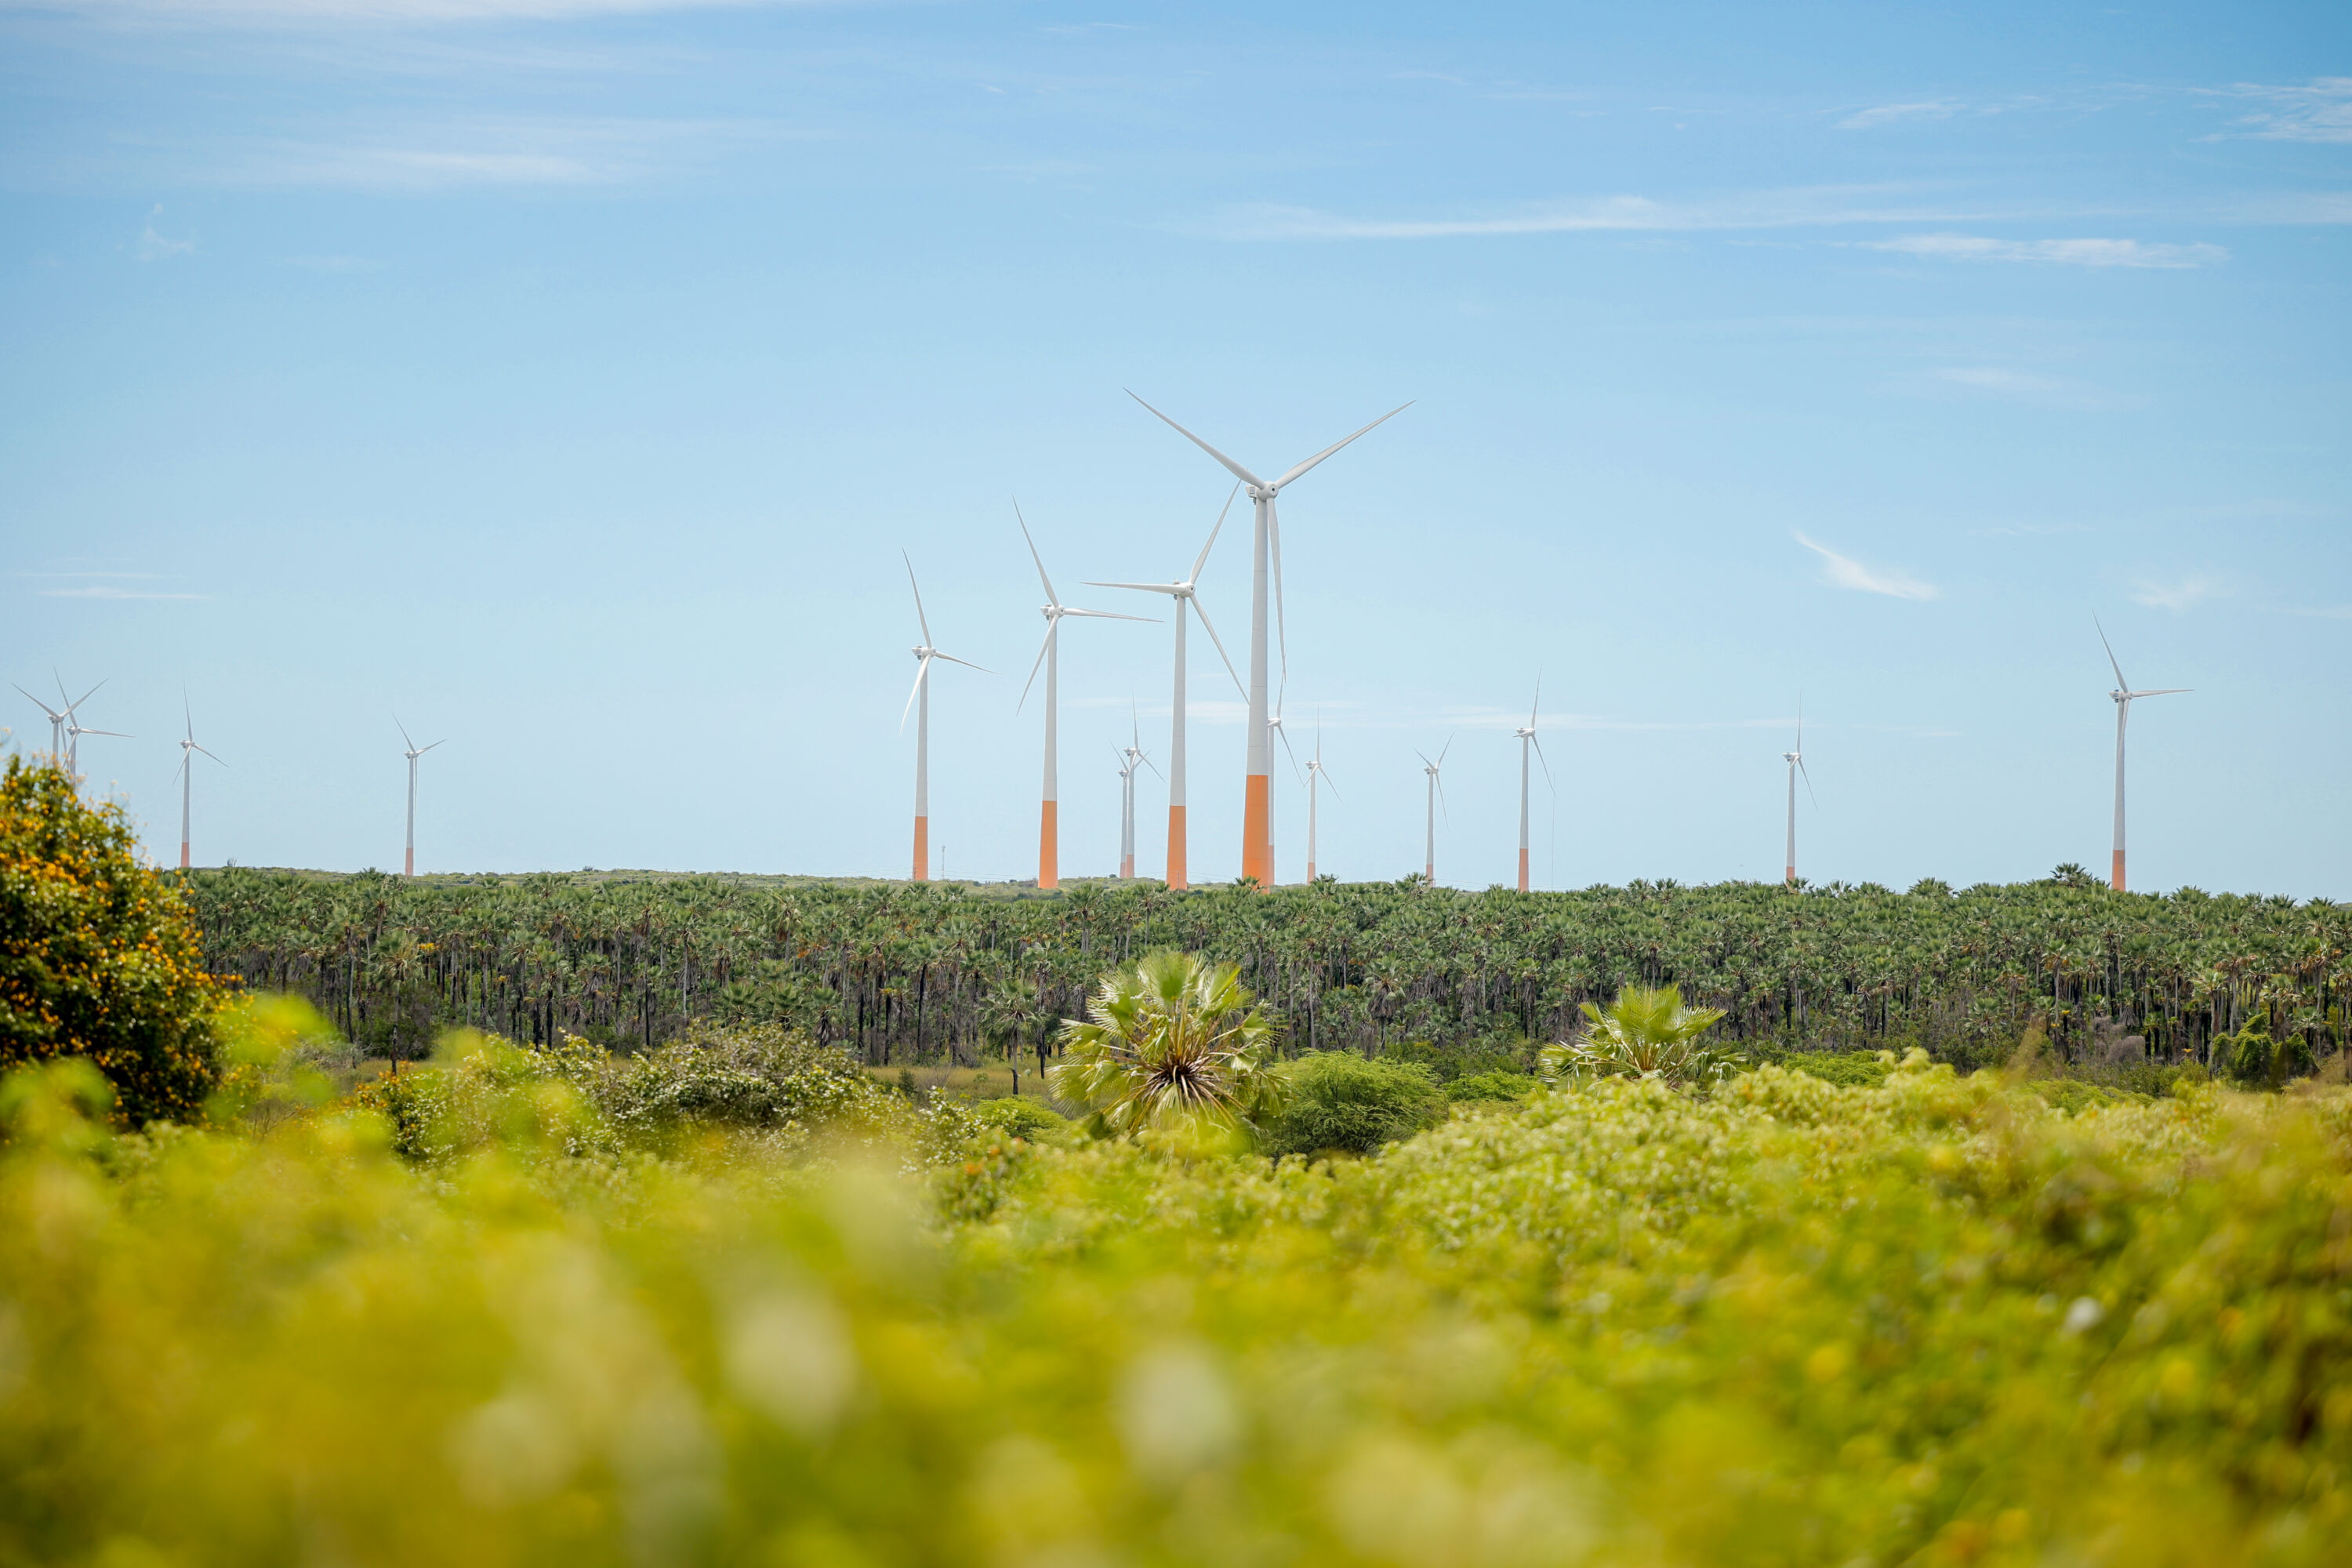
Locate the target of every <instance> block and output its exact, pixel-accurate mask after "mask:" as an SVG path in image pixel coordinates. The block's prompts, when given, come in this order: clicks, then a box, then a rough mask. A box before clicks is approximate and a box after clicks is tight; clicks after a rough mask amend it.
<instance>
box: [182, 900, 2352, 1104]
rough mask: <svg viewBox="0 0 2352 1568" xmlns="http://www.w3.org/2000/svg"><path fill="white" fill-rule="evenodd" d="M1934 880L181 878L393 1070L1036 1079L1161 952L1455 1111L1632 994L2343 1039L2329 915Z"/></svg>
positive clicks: (2351, 940)
mask: <svg viewBox="0 0 2352 1568" xmlns="http://www.w3.org/2000/svg"><path fill="white" fill-rule="evenodd" d="M1932 882H1933V879H1927V881H1923V882H1922V883H1920V884H1918V885H1917V886H1916V888H1915V889H1914V890H1913V891H1911V892H1909V893H1895V892H1889V891H1887V890H1885V889H1877V888H1874V887H1870V886H1854V887H1849V886H1845V885H1843V884H1836V883H1832V884H1827V885H1824V886H1821V887H1809V888H1802V889H1794V890H1792V889H1787V888H1784V887H1783V886H1781V885H1780V883H1778V882H1772V883H1752V882H1732V883H1720V884H1716V885H1713V886H1706V887H1683V886H1679V885H1676V884H1675V883H1672V882H1665V881H1660V882H1636V883H1633V884H1632V885H1630V886H1627V887H1622V888H1611V887H1594V888H1587V889H1579V890H1576V891H1570V892H1547V893H1517V892H1511V891H1491V892H1485V893H1467V892H1457V891H1454V890H1451V889H1437V888H1428V887H1425V886H1423V885H1421V882H1420V879H1417V878H1415V879H1411V880H1410V882H1409V883H1408V884H1403V885H1390V884H1360V885H1354V886H1340V885H1337V884H1334V883H1330V882H1321V883H1318V884H1317V885H1316V886H1315V887H1313V888H1280V889H1273V890H1272V891H1269V892H1265V893H1245V892H1242V891H1238V890H1234V889H1225V888H1218V889H1194V890H1192V891H1191V892H1181V893H1179V892H1171V891H1169V890H1167V889H1161V888H1157V887H1153V886H1150V885H1144V886H1124V887H1116V888H1102V887H1083V886H1074V887H1072V888H1069V889H1065V890H1064V891H1063V892H1061V893H1058V894H1053V893H1048V894H1039V893H1037V892H1036V891H1034V889H1014V888H1008V887H1003V886H993V887H989V888H984V889H978V890H976V891H975V890H971V889H965V888H963V887H961V886H952V885H940V884H930V885H924V886H912V885H907V884H897V885H891V884H881V883H874V882H855V881H824V880H819V879H794V878H780V877H750V876H744V877H709V876H696V877H672V876H666V875H656V874H653V873H646V872H626V873H624V872H598V873H593V874H590V873H582V874H574V875H569V876H539V877H532V878H495V877H485V878H471V879H458V878H416V879H402V878H397V877H385V876H382V875H378V874H372V873H364V874H360V875H356V876H349V877H339V876H328V875H323V874H317V873H299V872H285V871H278V872H272V871H262V870H254V869H249V868H231V869H228V870H219V871H202V872H198V873H195V874H194V876H193V878H192V879H190V886H191V888H192V889H193V894H194V899H195V901H196V906H197V909H198V912H199V918H200V922H201V924H202V926H203V929H204V931H205V943H206V955H207V961H208V963H210V966H211V967H212V968H214V969H215V971H217V972H220V973H232V972H234V973H236V974H237V975H239V976H240V977H242V978H243V979H244V980H245V982H246V983H247V985H248V986H249V987H251V988H252V989H255V990H283V989H291V990H299V991H301V992H303V993H304V994H307V995H309V996H310V998H311V1000H312V1001H313V1002H314V1003H315V1004H316V1005H318V1006H319V1007H320V1010H321V1011H322V1012H324V1013H326V1014H328V1015H329V1016H330V1017H331V1019H332V1020H333V1021H334V1023H335V1024H336V1026H337V1027H338V1028H340V1029H341V1031H342V1032H343V1034H344V1036H345V1037H347V1038H350V1039H352V1041H354V1042H355V1043H360V1044H362V1045H366V1046H368V1047H369V1048H371V1049H373V1050H376V1051H378V1052H383V1051H395V1052H398V1053H400V1054H405V1055H421V1054H423V1053H424V1052H425V1051H426V1050H427V1049H428V1048H429V1046H430V1042H431V1041H432V1039H433V1038H434V1037H436V1034H437V1033H438V1031H439V1030H440V1029H441V1028H443V1027H446V1026H455V1025H464V1026H474V1027H478V1028H482V1029H484V1030H486V1031H488V1032H491V1033H497V1034H500V1035H504V1036H506V1037H510V1038H514V1039H528V1040H539V1041H545V1040H548V1039H551V1038H553V1037H554V1036H555V1035H556V1034H557V1033H560V1032H564V1031H569V1032H571V1033H573V1034H578V1035H583V1036H586V1037H591V1038H594V1039H597V1040H599V1041H600V1042H603V1043H605V1044H608V1045H614V1046H616V1047H617V1046H622V1045H625V1044H636V1045H640V1046H644V1047H650V1046H652V1045H654V1044H656V1043H658V1042H660V1041H663V1040H667V1039H674V1038H677V1037H679V1036H681V1035H683V1034H685V1033H687V1032H688V1029H689V1028H690V1027H691V1026H692V1025H693V1024H694V1023H696V1022H698V1021H701V1020H705V1019H709V1018H712V1017H719V1018H721V1019H731V1020H737V1021H740V1020H750V1019H766V1020H768V1021H774V1022H782V1023H785V1024H789V1025H793V1026H799V1027H803V1028H804V1029H806V1030H807V1031H808V1032H809V1033H810V1034H811V1035H813V1036H814V1037H815V1038H817V1039H818V1040H819V1041H821V1042H823V1043H825V1044H835V1045H844V1046H846V1047H849V1048H850V1049H852V1050H853V1051H855V1052H856V1054H857V1055H858V1056H859V1058H861V1059H862V1060H863V1061H865V1062H866V1064H867V1065H869V1066H887V1067H896V1066H898V1065H900V1064H901V1063H907V1062H930V1061H937V1060H940V1059H942V1058H952V1059H955V1060H961V1061H969V1060H971V1059H973V1058H976V1057H977V1055H978V1054H979V1053H980V1052H981V1051H982V1050H983V1049H989V1050H1002V1049H1003V1039H1002V1037H1000V1036H999V1035H998V1033H997V1032H996V1031H997V1030H998V1028H999V1021H998V1020H997V1019H996V1018H995V1017H993V1016H992V1009H991V1006H990V1004H991V1000H992V994H993V993H994V991H995V989H996V988H997V986H998V984H1000V982H1001V981H1002V980H1003V979H1004V978H1005V977H1007V976H1012V977H1015V978H1017V979H1019V980H1022V981H1025V982H1026V983H1028V984H1030V985H1032V986H1034V990H1035V994H1036V1013H1035V1014H1034V1016H1033V1017H1032V1018H1031V1019H1030V1020H1029V1021H1028V1022H1027V1023H1026V1024H1024V1026H1023V1027H1024V1029H1025V1037H1026V1038H1027V1039H1028V1041H1029V1042H1030V1044H1031V1046H1032V1047H1034V1046H1036V1045H1038V1044H1039V1043H1040V1035H1041V1033H1042V1030H1041V1028H1040V1027H1039V1026H1040V1025H1042V1024H1044V1023H1045V1022H1046V1021H1050V1020H1054V1019H1059V1018H1063V1017H1068V1016H1076V1015H1077V1014H1078V1013H1079V1012H1080V1011H1081V1010H1082V1009H1083V1007H1084V1005H1085V1002H1086V996H1087V993H1088V991H1090V990H1091V988H1092V987H1093V986H1094V985H1095V984H1096V983H1097V981H1098V980H1099V979H1100V978H1101V975H1102V972H1103V970H1104V968H1105V967H1106V966H1107V965H1109V964H1115V963H1128V962H1131V961H1132V959H1133V958H1134V957H1135V956H1136V955H1138V954H1140V953H1145V952H1153V951H1157V950H1160V949H1163V948H1175V949H1181V950H1183V951H1186V952H1198V953H1201V954H1202V955H1204V956H1205V957H1207V958H1209V959H1211V960H1213V961H1215V962H1223V963H1236V964H1238V965H1240V966H1241V976H1240V977H1241V980H1242V983H1243V984H1245V985H1247V986H1248V987H1249V988H1250V989H1251V990H1252V991H1253V992H1254V993H1255V994H1257V995H1258V996H1259V997H1260V998H1261V999H1262V1000H1263V1001H1264V1002H1265V1005H1266V1006H1267V1008H1268V1016H1269V1017H1270V1018H1275V1019H1277V1020H1278V1021H1279V1022H1280V1024H1281V1026H1282V1034H1283V1038H1284V1041H1285V1045H1286V1047H1297V1048H1302V1049H1335V1048H1349V1049H1354V1050H1358V1051H1362V1052H1367V1053H1370V1052H1375V1051H1379V1050H1381V1048H1382V1047H1386V1046H1389V1045H1390V1044H1391V1042H1397V1041H1404V1042H1412V1043H1413V1044H1414V1045H1415V1046H1416V1047H1419V1048H1420V1049H1421V1050H1425V1051H1426V1053H1427V1065H1429V1066H1431V1067H1433V1068H1435V1070H1436V1071H1437V1072H1438V1074H1439V1076H1440V1077H1441V1078H1447V1079H1450V1078H1454V1077H1457V1076H1461V1075H1463V1074H1465V1073H1475V1072H1483V1071H1487V1070H1506V1069H1510V1070H1520V1071H1525V1070H1527V1069H1528V1067H1529V1066H1530V1061H1529V1059H1528V1056H1527V1055H1526V1054H1525V1053H1523V1052H1521V1051H1520V1050H1519V1048H1518V1047H1519V1042H1521V1041H1528V1040H1554V1039H1560V1038H1564V1037H1567V1036H1568V1035H1569V1034H1570V1032H1571V1031H1572V1030H1573V1029H1574V1028H1575V1027H1576V1026H1578V1025H1579V1024H1580V1021H1581V1014H1580V1010H1579V1008H1580V1004H1582V1003H1584V1002H1588V1001H1590V1002H1603V1003H1605V1002H1606V1001H1607V1000H1608V999H1609V998H1611V997H1613V996H1615V995H1616V994H1618V992H1619V991H1621V990H1622V989H1623V988H1624V987H1626V986H1628V985H1664V984H1672V985H1676V986H1679V987H1680V988H1681V991H1682V994H1683V995H1684V997H1685V999H1686V1000H1687V1001H1689V1002H1690V1004H1691V1005H1694V1006H1697V1005H1706V1006H1709V1007H1716V1008H1720V1009H1722V1010H1723V1012H1724V1015H1725V1016H1724V1020H1723V1022H1722V1024H1721V1025H1720V1026H1718V1028H1717V1034H1718V1035H1719V1036H1720V1037H1724V1038H1727V1039H1730V1040H1733V1041H1735V1042H1738V1044H1740V1045H1741V1046H1743V1047H1747V1048H1749V1049H1751V1050H1752V1049H1756V1048H1758V1047H1761V1046H1764V1045H1766V1044H1768V1043H1779V1044H1782V1045H1786V1046H1790V1047H1803V1048H1807V1049H1815V1050H1821V1049H1829V1050H1851V1049H1855V1048H1873V1049H1875V1048H1886V1047H1892V1048H1896V1049H1898V1050H1899V1049H1900V1048H1902V1047H1906V1046H1907V1045H1911V1044H1916V1045H1919V1046H1921V1047H1925V1048H1927V1050H1929V1051H1930V1052H1931V1053H1933V1054H1934V1055H1935V1056H1936V1057H1937V1058H1938V1059H1940V1060H1946V1061H1950V1062H1952V1063H1954V1064H1955V1065H1956V1066H1958V1065H1965V1066H1974V1065H1979V1064H1981V1063H1985V1062H1989V1061H1990V1060H1992V1059H1993V1058H1994V1057H1995V1055H1996V1054H1997V1053H1998V1052H1999V1051H2000V1050H2001V1049H2004V1048H2006V1047H2009V1046H2010V1045H2011V1044H2013V1043H2014V1042H2015V1041H2016V1040H2017V1039H2018V1038H2019V1037H2021V1035H2023V1034H2024V1033H2025V1031H2026V1029H2027V1028H2028V1027H2029V1026H2030V1025H2031V1024H2032V1021H2033V1020H2034V1019H2035V1018H2037V1017H2038V1018H2041V1019H2042V1022H2043V1026H2044V1027H2045V1028H2046V1029H2047V1030H2048V1031H2049V1033H2050V1034H2051V1036H2052V1037H2053V1045H2054V1048H2055V1049H2056V1050H2057V1051H2058V1052H2059V1054H2060V1055H2062V1056H2069V1057H2071V1056H2072V1055H2074V1053H2075V1050H2076V1047H2078V1046H2079V1045H2081V1044H2082V1043H2083V1037H2084V1033H2085V1032H2086V1030H2087V1028H2088V1026H2089V1025H2090V1023H2091V1020H2092V1019H2094V1018H2095V1017H2097V1016H2101V1015H2105V1016H2107V1017H2110V1018H2112V1019H2114V1020H2115V1021H2116V1023H2118V1024H2119V1025H2121V1026H2123V1027H2125V1028H2126V1030H2127V1031H2128V1032H2129V1033H2132V1034H2136V1035H2138V1036H2140V1037H2143V1038H2144V1039H2145V1040H2146V1041H2147V1047H2148V1050H2149V1052H2150V1054H2151V1055H2152V1057H2153V1058H2154V1059H2156V1060H2158V1061H2160V1062H2172V1061H2177V1060H2179V1059H2180V1058H2181V1057H2182V1056H2183V1054H2184V1053H2193V1054H2196V1055H2198V1056H2200V1058H2201V1057H2202V1054H2203V1051H2204V1048H2205V1047H2206V1045H2207V1043H2208V1042H2209V1041H2210V1038H2211V1037H2212V1036H2213V1035H2214V1034H2215V1033H2217V1032H2220V1031H2222V1030H2234V1029H2236V1028H2238V1027H2239V1026H2240V1024H2241V1022H2242V1020H2243V1019H2244V1018H2245V1017H2247V1016H2250V1015H2251V1014H2252V1013H2253V1012H2256V1011H2261V1010H2265V1009H2268V1010H2270V1011H2271V1012H2272V1013H2273V1016H2274V1018H2275V1020H2276V1022H2275V1024H2274V1027H2275V1028H2276V1029H2277V1030H2278V1032H2279V1035H2280V1037H2282V1038H2284V1037H2285V1036H2287V1035H2289V1034H2294V1035H2295V1036H2296V1037H2300V1038H2302V1039H2303V1040H2304V1041H2305V1046H2306V1048H2307V1049H2308V1050H2310V1051H2311V1052H2312V1053H2313V1055H2314V1056H2315V1058H2323V1059H2324V1058H2329V1057H2331V1056H2333V1055H2334V1054H2336V1052H2337V1050H2338V1049H2339V1048H2340V1047H2341V1046H2342V1045H2343V1044H2344V1043H2345V1042H2346V1041H2347V1039H2352V1028H2347V1022H2346V1020H2347V997H2352V972H2347V952H2352V908H2347V906H2345V905H2342V904H2336V903H2331V902H2328V901H2327V900H2310V901H2307V902H2297V901H2296V900H2291V899H2283V898H2263V897H2257V896H2245V895H2238V894H2220V895H2209V894H2206V893H2202V892H2200V891H2198V890H2196V889H2182V890H2180V891H2179V892H2176V893H2173V894H2168V895H2158V894H2146V893H2120V894H2119V893H2115V892H2112V891H2109V890H2108V889H2105V888H2104V887H2101V886H2098V885H2097V884H2096V881H2095V879H2090V878H2089V877H2088V876H2087V875H2085V876H2084V877H2083V878H2081V879H2073V880H2070V881H2069V882H2067V883H2063V884H2062V883H2060V882H2057V881H2052V880H2042V881H2036V882H2029V883H2020V884H2016V885H2012V886H2007V887H2002V886H1995V885H1991V884H1979V885H1977V886H1975V887H1970V888H1967V889H1960V890H1958V891H1951V890H1948V889H1942V888H1941V885H1940V884H1937V886H1936V887H1935V888H1934V889H1930V888H1929V883H1932ZM1489 1055H1492V1056H1494V1057H1495V1058H1496V1059H1492V1060H1488V1059H1486V1058H1487V1057H1488V1056H1489ZM1503 1058H1508V1059H1503Z"/></svg>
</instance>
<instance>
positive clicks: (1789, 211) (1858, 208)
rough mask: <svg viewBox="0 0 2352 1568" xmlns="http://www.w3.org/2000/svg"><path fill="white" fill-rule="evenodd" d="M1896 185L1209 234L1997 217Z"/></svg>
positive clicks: (1332, 219)
mask: <svg viewBox="0 0 2352 1568" xmlns="http://www.w3.org/2000/svg"><path fill="white" fill-rule="evenodd" d="M1909 188H1910V187H1906V186H1900V185H1819V186H1808V187H1802V188H1795V189H1789V190H1775V191H1752V192H1745V193H1738V194H1734V195H1727V196H1719V197H1715V198H1712V199H1708V200H1704V201H1692V202H1662V201H1657V200H1654V199H1653V198H1651V197H1648V196H1633V195H1619V196H1597V197H1589V198H1584V199H1580V200H1573V201H1554V202H1545V203H1539V204H1531V205H1526V206H1522V207H1520V208H1519V209H1517V210H1516V211H1513V212H1506V213H1496V214H1493V215H1490V216H1479V217H1433V218H1359V217H1349V216H1343V215H1341V214H1339V213H1329V212H1323V211H1320V210H1318V209H1316V208H1313V207H1290V206H1275V205H1249V206H1242V207H1235V208H1233V209H1230V210H1229V211H1228V212H1226V213H1225V214H1224V215H1223V217H1222V218H1221V219H1220V220H1219V221H1218V222H1217V223H1216V225H1215V226H1214V232H1215V233H1217V234H1219V235H1221V236H1223V237H1228V238H1239V239H1446V238H1454V237H1495V236H1510V235H1528V234H1580V233H1596V232H1597V233H1607V232H1617V233H1661V232H1697V231H1703V230H1713V229H1756V228H1798V227H1811V226H1822V225H1831V224H1877V223H1955V222H1964V221H1970V220H1974V221H1985V220H1987V219H1989V218H1991V217H1993V216H1996V215H1993V214H1990V213H1982V212H1978V213H1966V212H1959V211H1951V210H1937V209H1936V208H1932V207H1928V206H1926V205H1919V204H1918V203H1916V202H1914V201H1908V200H1906V199H1905V192H1906V191H1907V190H1908V189H1909Z"/></svg>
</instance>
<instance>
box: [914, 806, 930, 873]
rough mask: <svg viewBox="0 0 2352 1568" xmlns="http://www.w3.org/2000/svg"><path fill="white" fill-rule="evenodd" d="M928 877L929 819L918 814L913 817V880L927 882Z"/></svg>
mask: <svg viewBox="0 0 2352 1568" xmlns="http://www.w3.org/2000/svg"><path fill="white" fill-rule="evenodd" d="M930 879H931V819H930V818H929V817H928V816H919V817H917V818H915V880H917V881H918V882H928V881H929V880H930Z"/></svg>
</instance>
